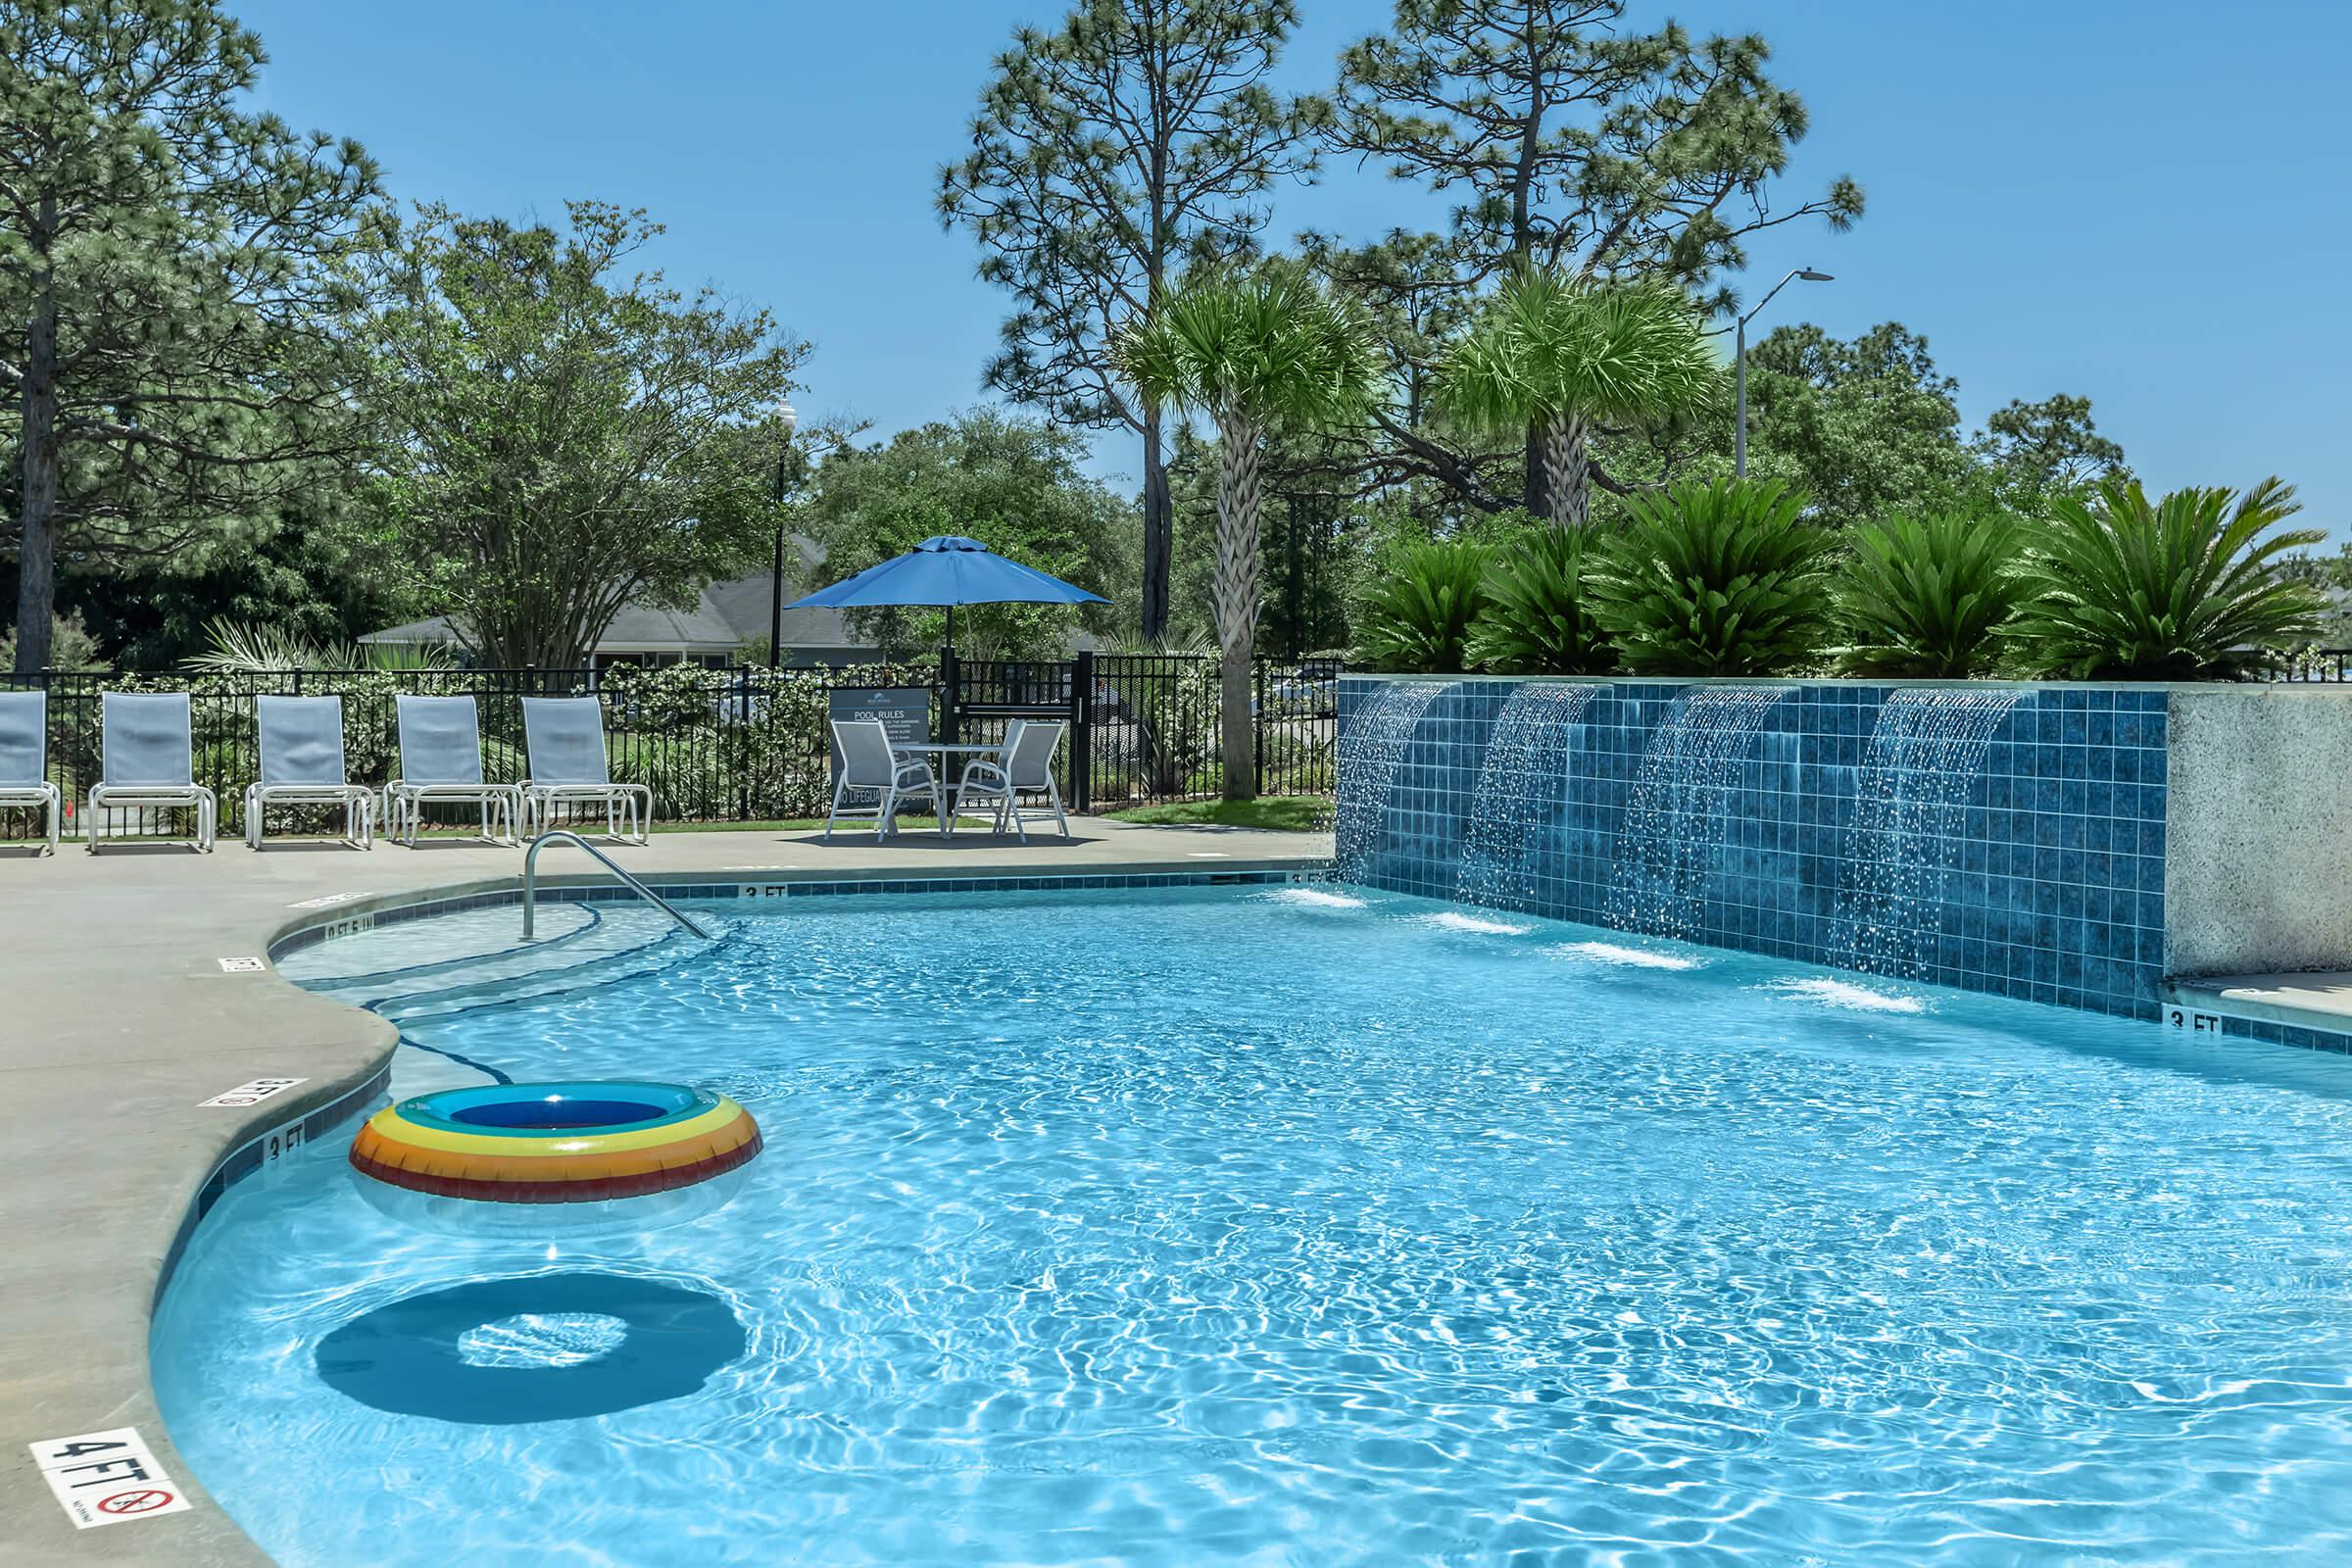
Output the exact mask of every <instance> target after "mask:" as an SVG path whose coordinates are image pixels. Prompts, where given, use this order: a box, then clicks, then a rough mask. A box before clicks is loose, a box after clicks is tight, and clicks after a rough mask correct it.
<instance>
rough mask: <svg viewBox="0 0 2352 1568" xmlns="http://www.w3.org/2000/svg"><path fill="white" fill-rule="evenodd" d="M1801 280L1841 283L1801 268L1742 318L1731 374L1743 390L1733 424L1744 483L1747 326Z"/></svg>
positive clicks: (1736, 465)
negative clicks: (1795, 280) (1774, 298)
mask: <svg viewBox="0 0 2352 1568" xmlns="http://www.w3.org/2000/svg"><path fill="white" fill-rule="evenodd" d="M1800 277H1801V278H1803V279H1804V280H1805V281H1806V282H1808V283H1835V282H1836V281H1838V280H1837V279H1836V278H1834V277H1832V276H1831V275H1830V274H1829V273H1827V272H1816V271H1815V270H1813V269H1811V268H1810V267H1800V268H1798V269H1797V270H1794V271H1792V272H1790V273H1789V275H1788V276H1787V277H1784V278H1782V279H1781V280H1780V281H1779V282H1778V283H1775V284H1773V285H1772V294H1767V295H1765V296H1764V297H1763V298H1762V299H1760V300H1758V301H1756V309H1755V310H1753V311H1750V312H1748V313H1747V314H1746V315H1745V316H1742V317H1741V318H1740V326H1739V330H1738V332H1737V334H1736V335H1737V337H1738V339H1739V347H1738V348H1737V349H1736V350H1734V351H1733V356H1732V358H1733V365H1734V367H1735V368H1734V369H1733V372H1732V373H1733V376H1734V378H1735V379H1736V380H1737V381H1738V382H1739V386H1740V390H1739V394H1738V398H1737V401H1738V403H1739V413H1737V414H1736V415H1734V416H1733V420H1732V472H1733V473H1734V474H1736V475H1737V476H1739V477H1740V478H1742V479H1744V478H1746V477H1747V323H1748V322H1750V321H1752V320H1754V319H1756V312H1757V311H1761V310H1763V309H1764V307H1765V306H1767V305H1770V304H1771V303H1772V295H1773V294H1778V293H1779V292H1780V291H1781V290H1783V289H1785V288H1787V287H1788V286H1789V283H1790V282H1791V281H1793V280H1794V279H1796V278H1800Z"/></svg>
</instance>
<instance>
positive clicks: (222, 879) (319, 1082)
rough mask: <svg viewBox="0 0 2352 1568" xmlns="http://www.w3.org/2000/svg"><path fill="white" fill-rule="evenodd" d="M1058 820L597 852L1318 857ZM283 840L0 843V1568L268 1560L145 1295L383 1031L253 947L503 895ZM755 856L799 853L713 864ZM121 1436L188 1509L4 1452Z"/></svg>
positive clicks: (319, 1110)
mask: <svg viewBox="0 0 2352 1568" xmlns="http://www.w3.org/2000/svg"><path fill="white" fill-rule="evenodd" d="M1073 826H1075V827H1078V828H1079V829H1080V834H1079V840H1078V843H1077V844H1076V845H1075V846H1073V845H1071V844H1067V843H1063V842H1061V841H1057V840H1051V839H1041V840H1040V841H1038V842H1036V843H1033V844H1031V845H1028V846H1018V845H1014V844H1013V843H1011V842H1010V841H1005V842H1004V843H1002V844H997V843H980V844H974V843H972V842H970V841H968V840H966V841H964V842H960V843H956V844H944V845H937V846H934V845H930V844H927V843H924V842H920V841H915V842H909V840H910V839H912V836H911V835H903V836H901V838H899V839H897V840H894V841H892V842H890V843H888V844H882V845H877V844H874V843H873V842H872V841H871V839H870V838H867V837H866V836H864V835H859V836H858V839H857V840H855V841H853V840H848V839H844V840H837V841H835V842H833V843H829V844H820V843H819V842H818V841H817V840H816V839H815V838H813V837H812V836H808V837H803V836H793V835H785V836H779V835H777V834H775V833H773V832H755V833H708V834H675V835H668V834H665V835H659V836H657V837H656V838H655V839H654V841H653V843H652V845H651V846H650V847H644V848H632V849H628V850H626V851H624V852H623V854H624V859H623V863H624V864H628V865H629V867H630V869H631V871H632V872H633V873H636V874H638V875H640V876H642V877H643V878H644V879H645V880H646V881H648V882H650V883H652V884H654V885H655V886H657V887H660V888H662V889H663V890H664V891H665V892H667V891H676V892H679V893H681V894H685V892H686V890H689V889H691V890H694V894H701V893H703V892H705V891H706V890H728V891H731V892H732V894H733V896H734V897H735V898H736V899H738V900H740V899H743V898H745V897H746V896H747V894H746V891H745V890H746V889H750V890H753V891H752V893H751V894H750V895H749V896H750V897H753V898H757V899H760V900H764V899H767V898H771V897H781V898H797V897H807V896H810V895H813V894H818V893H847V894H866V893H890V892H911V891H935V890H941V889H946V890H956V891H960V890H965V889H970V890H973V891H983V890H987V891H999V890H1006V889H1010V890H1016V891H1017V890H1021V889H1024V888H1047V887H1055V888H1062V887H1070V886H1077V887H1081V888H1083V887H1088V886H1103V887H1109V886H1151V885H1162V884H1167V883H1177V882H1182V883H1203V882H1205V883H1212V884H1213V883H1216V882H1219V881H1225V880H1244V879H1248V880H1261V879H1274V880H1290V879H1298V878H1311V877H1319V876H1322V875H1326V874H1328V867H1329V864H1330V858H1331V848H1330V839H1329V836H1328V835H1321V834H1286V833H1270V832H1253V831H1249V830H1235V829H1219V828H1197V827H1142V826H1135V825H1131V824H1121V823H1109V822H1104V821H1103V820H1102V819H1099V818H1089V819H1083V820H1082V821H1080V822H1075V823H1073ZM296 848H297V847H295V846H283V847H280V846H275V845H273V847H272V849H271V850H270V851H267V852H265V853H263V854H261V855H259V856H256V855H254V854H252V852H249V851H246V850H244V849H242V848H241V847H229V848H224V849H223V850H222V851H221V852H220V853H218V854H216V855H213V856H206V857H196V856H193V855H191V854H190V853H189V852H188V851H187V850H185V849H184V848H179V849H164V848H160V847H158V848H153V849H149V848H146V847H139V848H125V849H119V850H109V851H107V852H105V853H104V854H101V855H99V856H97V857H94V858H85V857H84V856H83V855H81V854H80V853H78V852H69V853H66V854H62V855H60V856H58V857H55V858H33V859H31V860H29V861H27V860H25V858H23V857H0V961H4V962H5V964H6V966H7V967H6V970H5V972H6V974H7V976H8V979H9V982H10V984H9V985H8V987H7V989H6V992H5V993H0V999H4V1000H0V1294H5V1295H6V1296H7V1298H8V1299H9V1300H10V1303H11V1322H10V1325H9V1330H10V1331H9V1333H8V1334H7V1335H6V1336H0V1413H4V1414H5V1417H6V1419H5V1421H4V1422H0V1425H5V1427H6V1428H7V1429H8V1431H7V1434H6V1436H5V1439H4V1446H5V1448H6V1453H7V1457H6V1459H5V1460H4V1461H0V1561H5V1562H7V1563H9V1564H10V1565H11V1568H36V1565H45V1564H51V1563H56V1564H87V1563H108V1564H125V1563H156V1564H169V1565H170V1568H215V1565H221V1568H231V1565H233V1568H255V1565H260V1564H265V1563H267V1562H269V1561H270V1558H269V1557H268V1556H267V1555H266V1554H264V1553H263V1552H262V1551H261V1549H260V1548H259V1547H258V1546H257V1545H255V1544H254V1543H253V1542H252V1541H251V1540H250V1539H249V1538H247V1537H246V1536H245V1534H244V1533H243V1531H242V1530H240V1529H239V1528H238V1527H237V1525H236V1524H235V1523H234V1522H233V1521H232V1520H231V1519H230V1518H229V1517H228V1515H227V1513H226V1512H225V1511H224V1510H223V1509H221V1506H220V1505H219V1504H218V1503H217V1502H215V1501H214V1500H213V1499H212V1498H211V1497H210V1496H209V1495H207V1494H206V1493H205V1491H204V1489H203V1487H202V1485H201V1484H200V1483H199V1482H198V1481H197V1479H196V1477H195V1476H194V1475H193V1474H192V1473H191V1469H190V1466H189V1465H188V1463H187V1461H186V1459H185V1458H184V1456H182V1455H180V1454H179V1453H178V1451H177V1450H176V1448H175V1447H174V1446H173V1445H172V1441H171V1435H170V1433H169V1432H168V1431H167V1430H166V1429H165V1426H164V1423H163V1419H162V1416H161V1413H160V1411H159V1410H158V1408H157V1405H156V1402H155V1396H154V1391H153V1388H152V1386H151V1384H150V1381H149V1375H148V1361H147V1335H148V1330H149V1326H150V1322H151V1318H152V1312H153V1309H154V1306H155V1303H156V1302H157V1301H158V1300H159V1299H160V1298H161V1295H162V1292H163V1290H164V1288H165V1286H166V1284H167V1283H168V1280H169V1277H170V1274H171V1272H172V1268H173V1267H174V1266H175V1264H176V1262H177V1261H178V1258H179V1256H180V1253H181V1251H182V1250H184V1248H185V1246H186V1245H187V1241H188V1238H189V1237H190V1236H191V1235H192V1234H193V1233H194V1230H195V1227H196V1225H197V1224H198V1223H199V1222H200V1220H201V1218H202V1217H203V1215H204V1214H205V1213H207V1212H209V1211H210V1210H211V1208H212V1207H213V1206H214V1205H215V1204H217V1203H218V1202H219V1201H221V1199H222V1198H223V1197H225V1196H226V1194H227V1193H228V1192H230V1191H231V1190H233V1189H235V1188H236V1187H237V1186H238V1185H240V1184H241V1183H242V1182H243V1181H245V1180H247V1179H250V1178H251V1177H253V1176H254V1175H255V1174H256V1173H261V1172H266V1171H267V1170H268V1169H269V1168H270V1164H271V1162H272V1160H273V1159H274V1158H276V1157H281V1156H282V1155H283V1154H284V1153H285V1152H287V1151H288V1150H290V1149H291V1148H293V1147H296V1146H297V1145H298V1144H299V1143H300V1142H301V1141H304V1140H306V1139H308V1138H309V1137H312V1136H322V1135H324V1134H326V1133H328V1132H330V1131H333V1130H335V1129H336V1128H338V1127H339V1126H341V1125H343V1124H345V1123H347V1122H348V1121H349V1120H350V1119H351V1118H352V1117H354V1116H356V1115H357V1114H358V1113H359V1112H360V1111H362V1110H364V1109H366V1108H368V1105H369V1104H370V1103H373V1101H374V1100H375V1099H377V1098H379V1097H380V1096H381V1094H382V1093H383V1086H384V1082H385V1078H386V1074H387V1071H388V1067H389V1063H390V1059H391V1056H392V1053H393V1051H394V1050H395V1049H396V1047H397V1045H398V1040H399V1037H398V1032H397V1030H396V1029H395V1028H394V1027H393V1026H392V1025H391V1024H390V1023H389V1022H387V1021H386V1020H385V1019H383V1018H381V1017H378V1016H376V1015H375V1014H373V1013H368V1012H363V1011H361V1010H359V1009H357V1008H354V1007H351V1006H348V1005H344V1004H342V1003H339V1002H335V1001H332V1000H330V999H327V998H324V997H321V996H319V995H316V994H314V993H311V992H308V991H304V990H302V989H301V988H299V987H298V986H296V985H295V984H293V983H292V982H291V981H288V980H285V979H283V978H282V977H280V976H279V975H278V974H277V973H276V970H275V967H274V965H273V964H271V963H270V962H268V961H267V958H266V956H267V955H271V954H275V953H278V952H284V951H290V949H288V948H287V947H286V943H287V942H288V941H289V940H290V939H291V940H293V941H296V942H298V943H299V942H302V941H303V940H304V939H305V938H306V937H309V934H310V933H312V932H317V933H319V935H320V936H323V935H324V934H325V932H326V931H328V930H330V929H333V928H335V927H337V926H338V925H346V923H347V922H351V921H354V920H356V919H360V918H363V917H365V918H366V919H368V921H370V922H372V921H373V920H375V919H376V918H378V917H383V916H387V915H394V914H395V912H396V911H398V912H400V913H399V914H398V917H403V918H414V917H421V912H439V911H440V910H441V909H444V908H448V907H464V905H465V902H466V901H471V902H472V903H473V904H474V905H476V906H479V905H509V904H514V903H516V902H519V899H520V886H519V882H520V878H519V870H520V861H519V857H518V856H517V855H516V853H515V851H514V850H513V849H512V848H507V847H493V846H474V845H458V844H438V845H432V846H429V847H428V848H426V849H422V850H418V851H413V852H412V851H405V850H400V849H396V848H393V847H390V846H386V847H384V848H382V849H379V850H378V851H375V852H372V853H370V854H366V855H362V854H360V853H358V852H351V851H342V850H339V849H338V848H336V847H334V846H330V845H306V846H300V847H299V848H300V849H301V850H302V851H303V852H304V853H293V851H294V850H295V849H296ZM779 848H782V849H784V850H786V851H787V852H788V853H790V854H791V855H792V856H793V857H794V858H796V859H800V860H804V861H806V862H808V863H804V864H799V865H793V866H776V865H765V864H760V865H754V864H743V863H731V862H741V861H749V860H753V859H755V858H758V857H759V856H760V855H762V854H765V855H769V856H772V855H774V854H775V852H776V851H777V850H778V849H779ZM1206 862H1213V863H1206ZM232 867H233V869H232ZM540 882H541V885H542V887H543V888H544V889H546V890H547V891H548V893H549V894H551V895H554V896H559V897H562V898H564V899H567V900H579V899H581V898H582V897H583V896H584V897H585V898H586V899H588V900H589V901H590V902H602V901H603V900H605V899H607V898H619V897H627V896H628V895H626V894H625V893H624V892H623V891H622V890H620V889H618V888H616V887H613V885H612V884H611V882H610V879H609V878H604V877H603V874H602V873H601V872H589V871H585V870H574V869H566V870H564V871H562V872H558V873H552V874H546V875H543V876H542V877H541V878H540ZM306 894H307V895H313V896H310V897H304V896H303V895H306ZM687 896H694V895H687ZM411 909H417V910H419V911H420V914H419V915H408V914H406V913H405V911H407V910H411ZM346 928H348V927H347V925H346ZM309 939H310V940H316V938H309ZM224 952H225V953H226V954H227V955H229V956H230V957H234V956H237V955H239V954H240V953H241V954H243V955H251V956H254V957H261V958H263V960H264V961H263V962H262V963H261V964H260V966H259V968H258V969H239V970H235V971H232V970H230V969H229V967H228V962H229V958H228V957H217V956H219V955H222V954H223V953H224ZM240 961H244V962H250V961H251V960H250V959H242V960H240ZM276 1076H283V1077H295V1078H301V1079H304V1080H305V1081H304V1082H302V1083H300V1084H298V1085H296V1086H295V1087H293V1088H291V1089H287V1090H284V1091H282V1092H279V1093H277V1094H275V1095H273V1096H272V1097H270V1098H269V1099H267V1100H265V1101H262V1102H260V1103H256V1104H252V1105H248V1106H244V1107H237V1106H226V1107H211V1108H207V1107H204V1106H202V1105H201V1102H202V1101H203V1100H205V1099H207V1098H210V1097H213V1096H216V1095H218V1094H220V1093H221V1092H222V1091H225V1090H227V1089H229V1088H231V1087H232V1086H235V1085H237V1084H239V1083H241V1082H243V1081H245V1080H250V1079H256V1078H265V1077H276ZM124 1426H131V1427H135V1428H137V1430H138V1432H139V1435H140V1437H141V1438H142V1439H143V1440H145V1442H146V1445H147V1446H148V1447H149V1448H150V1449H151V1450H152V1451H153V1452H154V1454H155V1456H156V1459H157V1461H158V1462H159V1463H160V1464H161V1466H162V1467H163V1469H164V1470H165V1471H167V1472H168V1473H169V1474H170V1475H171V1477H172V1480H173V1481H174V1482H176V1483H177V1484H178V1490H179V1491H180V1492H182V1493H184V1494H185V1495H187V1497H188V1498H189V1499H190V1501H191V1502H192V1503H193V1504H194V1506H193V1507H192V1508H191V1509H189V1510H188V1511H185V1512H178V1513H171V1514H157V1515H154V1516H151V1517H144V1518H137V1519H131V1520H125V1521H123V1522H121V1523H119V1524H116V1525H112V1526H108V1527H106V1528H103V1529H98V1530H80V1531H77V1530H75V1529H74V1528H73V1525H72V1523H71V1522H70V1521H69V1520H68V1519H67V1517H66V1516H65V1513H64V1510H63V1509H61V1508H60V1507H59V1506H58V1504H57V1502H56V1501H55V1500H54V1499H53V1498H52V1497H51V1495H50V1493H49V1488H48V1486H47V1484H46V1483H45V1482H44V1480H43V1479H42V1477H41V1475H40V1473H39V1472H38V1470H37V1469H36V1468H35V1466H34V1465H33V1463H32V1458H31V1453H30V1450H29V1448H28V1445H30V1444H32V1443H34V1442H37V1441H42V1440H47V1439H52V1438H58V1437H67V1436H73V1435H78V1434H83V1433H92V1432H99V1431H106V1430H111V1429H114V1428H119V1427H124Z"/></svg>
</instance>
